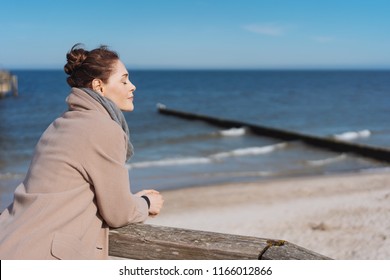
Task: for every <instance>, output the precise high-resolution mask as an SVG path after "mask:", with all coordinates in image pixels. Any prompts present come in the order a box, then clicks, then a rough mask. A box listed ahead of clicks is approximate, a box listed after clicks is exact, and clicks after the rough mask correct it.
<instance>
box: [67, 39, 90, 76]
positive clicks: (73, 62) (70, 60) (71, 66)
mask: <svg viewBox="0 0 390 280" xmlns="http://www.w3.org/2000/svg"><path fill="white" fill-rule="evenodd" d="M80 45H81V44H76V45H74V46H73V47H72V49H71V50H70V51H69V52H68V53H67V54H66V60H67V63H66V64H65V66H64V71H65V73H66V74H68V75H70V76H71V75H72V74H73V72H74V71H75V70H77V68H79V67H80V66H81V65H82V64H83V62H84V60H85V59H86V58H87V56H88V53H89V51H86V50H84V49H83V48H81V47H80Z"/></svg>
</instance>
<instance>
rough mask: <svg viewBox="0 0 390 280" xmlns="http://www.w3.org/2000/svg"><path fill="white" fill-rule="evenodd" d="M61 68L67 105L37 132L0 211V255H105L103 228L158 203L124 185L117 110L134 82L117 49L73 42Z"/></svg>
mask: <svg viewBox="0 0 390 280" xmlns="http://www.w3.org/2000/svg"><path fill="white" fill-rule="evenodd" d="M64 69H65V72H66V74H68V75H69V77H68V78H67V82H68V84H69V85H70V86H71V87H72V89H71V93H70V95H69V96H68V97H67V99H66V102H67V103H68V107H69V110H68V111H67V112H65V113H64V114H63V115H62V116H61V117H59V118H58V119H56V120H55V121H54V122H53V123H52V124H51V125H50V126H49V127H48V129H47V130H46V131H45V132H44V133H43V135H42V137H41V139H40V140H39V142H38V144H37V146H36V150H35V154H34V157H33V159H32V162H31V165H30V168H29V171H28V173H27V175H26V178H25V180H24V181H23V183H21V184H20V185H19V186H18V187H17V189H16V190H15V195H14V201H13V203H12V204H11V205H10V206H9V207H8V208H7V209H6V210H5V211H4V212H3V213H2V215H1V216H0V259H106V258H108V232H109V227H113V228H115V227H121V226H125V225H127V224H129V223H137V222H143V221H144V220H146V218H147V217H148V216H149V215H151V216H155V215H157V214H159V212H160V209H161V207H162V205H163V199H162V196H161V195H160V194H159V193H158V192H157V191H155V190H145V191H141V192H139V193H137V194H135V195H134V194H131V192H130V183H129V176H128V171H127V168H126V167H125V162H126V160H128V159H129V158H130V157H131V155H132V154H133V146H132V145H131V143H130V139H129V132H128V127H127V124H126V121H125V119H124V116H123V114H122V112H121V110H123V111H132V110H133V109H134V104H133V100H134V91H135V86H134V85H133V84H132V83H131V82H130V80H129V75H128V72H127V70H126V68H125V66H124V64H123V63H122V62H121V61H120V59H119V57H118V55H117V54H116V53H115V52H113V51H111V50H108V49H107V48H106V47H104V46H102V47H99V48H96V49H94V50H91V51H87V50H85V49H83V48H81V47H80V45H75V46H74V47H73V48H72V49H71V51H70V52H69V53H68V54H67V64H66V65H65V67H64Z"/></svg>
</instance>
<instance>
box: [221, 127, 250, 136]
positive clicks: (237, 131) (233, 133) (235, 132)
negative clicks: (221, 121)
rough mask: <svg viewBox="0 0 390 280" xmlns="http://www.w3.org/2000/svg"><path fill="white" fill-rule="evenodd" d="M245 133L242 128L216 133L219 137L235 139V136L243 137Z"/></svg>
mask: <svg viewBox="0 0 390 280" xmlns="http://www.w3.org/2000/svg"><path fill="white" fill-rule="evenodd" d="M245 133H246V129H245V128H244V127H240V128H236V127H233V128H230V129H225V130H220V131H218V133H217V134H218V135H221V136H228V137H236V136H242V135H245Z"/></svg>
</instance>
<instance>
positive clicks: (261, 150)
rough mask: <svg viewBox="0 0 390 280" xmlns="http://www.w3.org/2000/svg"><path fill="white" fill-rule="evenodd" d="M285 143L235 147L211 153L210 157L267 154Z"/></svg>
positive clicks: (220, 157) (282, 146)
mask: <svg viewBox="0 0 390 280" xmlns="http://www.w3.org/2000/svg"><path fill="white" fill-rule="evenodd" d="M286 145H287V144H286V143H279V144H275V145H269V146H263V147H249V148H242V149H236V150H232V151H228V152H222V153H217V154H213V155H211V156H210V157H211V158H213V159H217V160H219V159H223V158H227V157H239V156H255V155H261V154H268V153H272V152H273V151H275V150H277V149H281V148H284V147H285V146H286Z"/></svg>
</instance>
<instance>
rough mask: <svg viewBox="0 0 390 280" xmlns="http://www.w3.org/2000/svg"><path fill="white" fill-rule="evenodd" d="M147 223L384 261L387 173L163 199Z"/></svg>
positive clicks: (232, 187)
mask: <svg viewBox="0 0 390 280" xmlns="http://www.w3.org/2000/svg"><path fill="white" fill-rule="evenodd" d="M163 195H164V198H165V205H164V209H163V211H162V212H161V214H160V216H158V217H156V218H153V219H149V220H148V221H147V223H149V224H156V225H165V226H170V227H179V228H189V229H195V230H206V231H214V232H222V233H230V234H239V235H249V236H256V237H262V238H273V239H283V240H287V241H289V242H291V243H295V244H297V245H300V246H302V247H305V248H307V249H310V250H312V251H315V252H317V253H320V254H323V255H325V256H328V257H330V258H333V259H343V260H345V259H361V260H368V259H377V260H379V259H387V260H388V259H390V172H389V171H381V172H371V173H349V174H337V175H327V176H311V177H299V178H285V179H273V180H267V181H259V182H254V183H231V184H224V185H215V186H203V187H194V188H188V189H181V190H172V191H164V192H163Z"/></svg>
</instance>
